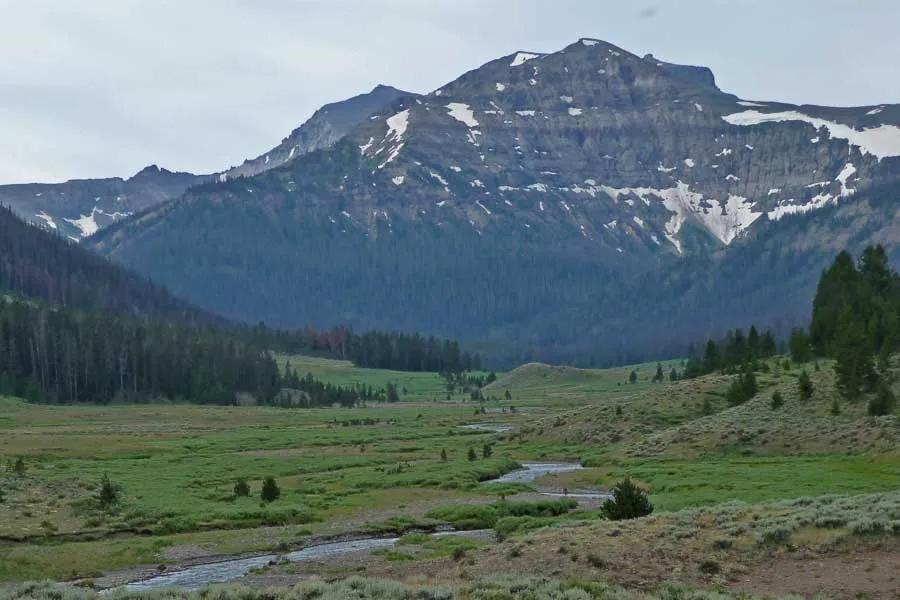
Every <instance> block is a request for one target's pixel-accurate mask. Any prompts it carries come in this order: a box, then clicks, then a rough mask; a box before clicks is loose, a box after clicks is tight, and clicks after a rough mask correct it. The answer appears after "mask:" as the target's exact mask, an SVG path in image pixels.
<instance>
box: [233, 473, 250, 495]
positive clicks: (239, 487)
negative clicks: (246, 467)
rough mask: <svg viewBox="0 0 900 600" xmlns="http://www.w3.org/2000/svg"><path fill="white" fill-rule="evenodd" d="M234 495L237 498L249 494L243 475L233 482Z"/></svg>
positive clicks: (248, 486) (248, 487)
mask: <svg viewBox="0 0 900 600" xmlns="http://www.w3.org/2000/svg"><path fill="white" fill-rule="evenodd" d="M234 495H235V496H236V497H237V498H242V497H245V496H249V495H250V485H249V484H248V483H247V480H246V479H244V478H243V477H242V478H240V479H238V480H237V482H236V483H235V484H234Z"/></svg>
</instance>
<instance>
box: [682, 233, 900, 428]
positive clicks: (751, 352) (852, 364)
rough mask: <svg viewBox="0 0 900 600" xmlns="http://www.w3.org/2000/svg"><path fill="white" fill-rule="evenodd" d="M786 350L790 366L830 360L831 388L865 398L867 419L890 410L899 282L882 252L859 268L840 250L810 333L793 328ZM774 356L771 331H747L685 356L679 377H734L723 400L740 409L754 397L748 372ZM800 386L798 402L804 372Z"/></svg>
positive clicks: (820, 292)
mask: <svg viewBox="0 0 900 600" xmlns="http://www.w3.org/2000/svg"><path fill="white" fill-rule="evenodd" d="M787 347H788V349H789V350H790V354H791V358H792V359H793V361H794V362H797V363H801V364H802V363H807V362H809V361H811V360H813V359H815V358H831V359H834V360H835V374H836V376H837V385H838V389H839V391H840V392H841V395H842V396H843V398H844V399H845V400H847V401H851V402H853V401H857V400H860V399H861V398H863V397H864V396H866V395H870V396H871V398H870V403H869V413H870V414H873V415H879V414H888V413H890V412H891V411H892V410H893V408H894V406H895V404H896V400H895V398H894V394H893V391H892V388H891V386H890V383H891V381H892V379H893V375H892V371H891V356H892V355H894V354H895V353H897V352H898V351H900V276H898V274H897V273H896V272H895V271H894V270H893V269H892V268H891V267H890V264H889V262H888V257H887V253H886V252H885V250H884V247H882V246H880V245H877V246H869V247H867V248H866V249H865V250H864V251H863V252H862V254H861V256H860V258H859V260H858V261H854V259H853V257H852V256H851V255H850V253H848V252H846V251H844V252H841V253H839V254H838V255H837V256H836V257H835V259H834V261H833V263H832V264H831V266H830V267H828V268H827V269H826V270H825V271H824V272H823V273H822V276H821V278H820V280H819V283H818V286H817V288H816V294H815V298H814V300H813V307H812V318H811V321H810V325H809V329H808V330H806V329H804V328H802V327H795V328H794V329H793V331H792V332H791V335H790V339H789V341H788V344H787ZM776 352H777V347H776V342H775V337H774V335H773V334H772V333H771V331H767V332H766V333H764V334H762V335H760V334H759V333H758V331H757V329H756V328H755V327H751V328H750V331H749V333H748V334H747V335H744V333H743V331H742V330H740V329H735V330H733V331H729V332H728V334H727V335H726V336H725V338H724V339H722V340H718V341H716V340H708V341H707V342H706V344H705V345H704V347H703V352H702V354H700V353H699V352H696V351H692V352H691V355H690V357H689V359H688V362H687V365H686V367H685V371H684V377H697V376H699V375H703V374H706V373H712V372H722V373H736V374H738V377H737V379H736V381H735V382H734V383H733V385H732V387H731V389H730V390H729V399H730V400H732V401H733V402H735V403H739V402H741V401H743V400H746V399H748V398H749V397H752V396H753V395H754V394H755V393H756V389H757V388H756V379H755V375H754V372H755V371H757V370H759V369H760V368H765V363H760V362H759V359H764V358H768V357H771V356H774V355H775V354H776ZM817 368H818V365H817ZM804 379H805V381H804ZM800 385H801V392H802V394H801V395H804V396H809V395H811V392H810V386H811V384H810V383H809V379H808V375H807V374H806V372H805V371H804V372H803V373H802V374H801V381H800ZM773 404H778V402H777V401H775V400H773ZM833 410H836V409H833Z"/></svg>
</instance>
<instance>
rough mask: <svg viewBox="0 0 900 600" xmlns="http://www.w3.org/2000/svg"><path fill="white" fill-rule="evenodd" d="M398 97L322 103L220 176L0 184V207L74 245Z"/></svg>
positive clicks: (315, 139) (272, 162)
mask: <svg viewBox="0 0 900 600" xmlns="http://www.w3.org/2000/svg"><path fill="white" fill-rule="evenodd" d="M401 96H412V94H409V93H408V92H403V91H401V90H398V89H395V88H392V87H389V86H384V85H379V86H377V87H376V88H375V89H373V90H372V91H371V92H369V93H368V94H361V95H359V96H355V97H353V98H350V99H348V100H344V101H341V102H335V103H332V104H327V105H325V106H323V107H322V108H321V109H319V110H318V111H316V113H315V114H314V115H313V116H312V117H311V118H310V119H309V120H308V121H306V122H305V123H303V124H302V125H301V126H300V127H298V128H297V129H295V130H294V131H292V132H291V134H290V135H289V136H288V137H286V138H285V139H284V140H283V141H282V142H281V144H279V145H278V146H276V147H275V148H273V149H272V150H270V151H269V152H267V153H265V154H264V155H262V156H260V157H258V158H255V159H253V160H247V161H245V162H244V164H242V165H241V166H239V167H233V168H231V169H228V170H226V171H223V172H222V173H217V174H214V175H193V174H191V173H174V172H172V171H167V170H166V169H161V168H160V167H158V166H156V165H151V166H149V167H146V168H144V169H142V170H141V171H140V172H139V173H137V174H136V175H134V176H133V177H130V178H128V179H122V178H120V177H112V178H108V179H73V180H71V181H66V182H64V183H56V184H46V183H26V184H13V185H0V205H3V206H9V207H11V208H12V209H13V211H14V212H15V213H16V214H18V215H19V216H21V217H22V218H23V219H26V220H27V221H29V222H32V223H34V224H37V225H40V226H42V227H44V228H46V229H49V230H52V231H55V232H57V233H59V234H60V235H62V236H65V237H68V238H70V239H72V240H73V241H80V240H81V239H83V238H85V237H88V236H90V235H93V234H95V233H96V232H97V231H99V230H100V229H103V228H104V227H106V226H108V225H110V224H112V223H115V222H116V221H118V220H120V219H123V218H125V217H129V216H131V215H133V214H135V213H140V212H142V211H145V210H147V209H149V208H152V207H154V206H158V205H159V204H162V203H164V202H166V201H167V200H172V199H174V198H177V197H179V196H181V195H182V194H184V192H185V191H187V189H188V188H189V187H191V186H193V185H198V184H200V183H203V182H205V181H209V180H211V179H213V178H216V177H218V178H219V179H221V180H223V181H224V180H227V179H229V178H232V179H233V178H236V177H240V176H249V175H256V174H259V173H262V172H264V171H267V170H269V169H272V168H274V167H276V166H280V165H282V164H284V163H285V162H287V161H289V160H292V159H293V158H295V157H299V156H301V155H303V154H306V153H308V152H311V151H313V150H316V149H319V148H327V147H329V146H331V145H333V144H334V143H335V142H336V141H337V140H339V139H340V138H341V137H343V136H344V135H345V134H346V133H347V132H348V131H349V130H350V129H352V128H353V127H354V126H356V125H358V124H359V123H361V122H362V121H363V120H365V119H366V118H367V117H369V116H370V115H371V114H372V113H374V112H376V111H378V110H379V109H381V108H383V107H384V106H386V105H388V104H389V103H391V102H393V101H394V100H396V99H397V98H399V97H401Z"/></svg>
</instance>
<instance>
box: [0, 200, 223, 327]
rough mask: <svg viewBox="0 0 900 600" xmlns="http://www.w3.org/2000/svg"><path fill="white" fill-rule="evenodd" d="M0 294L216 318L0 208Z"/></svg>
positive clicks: (183, 317) (208, 320) (181, 317)
mask: <svg viewBox="0 0 900 600" xmlns="http://www.w3.org/2000/svg"><path fill="white" fill-rule="evenodd" d="M0 292H4V293H10V294H13V295H16V296H23V297H27V298H32V299H36V300H41V301H44V302H47V303H48V304H54V305H59V306H65V307H75V308H81V309H90V310H97V311H109V312H113V313H118V314H135V315H158V316H162V317H167V318H174V319H179V320H187V321H199V322H206V323H212V322H218V321H221V319H219V318H218V317H216V316H214V315H212V314H211V313H208V312H206V311H203V310H200V309H198V308H196V307H194V306H191V305H190V304H189V303H187V302H185V301H183V300H180V299H178V298H176V297H174V296H173V295H171V294H170V293H169V292H168V291H167V290H166V289H165V288H163V287H161V286H159V285H156V284H154V283H152V282H150V281H149V280H147V279H146V278H145V277H142V276H140V275H137V274H135V273H133V272H131V271H129V270H128V269H126V268H124V267H120V266H118V265H114V264H111V263H110V262H109V261H108V260H106V259H104V258H102V257H99V256H97V255H96V254H94V253H92V252H90V251H88V250H85V249H83V248H80V247H79V246H78V244H75V243H72V242H70V241H68V240H65V239H63V238H61V237H58V236H57V235H55V234H53V233H50V232H47V231H44V230H41V229H38V228H37V227H32V226H30V225H28V224H27V223H25V222H24V221H22V220H21V219H19V218H18V217H17V216H15V215H14V214H13V213H12V212H11V211H10V210H9V209H7V208H0Z"/></svg>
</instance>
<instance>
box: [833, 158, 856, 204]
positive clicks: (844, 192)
mask: <svg viewBox="0 0 900 600" xmlns="http://www.w3.org/2000/svg"><path fill="white" fill-rule="evenodd" d="M854 173H856V167H855V166H853V163H847V164H846V165H844V168H843V169H841V172H840V173H838V176H837V177H835V179H834V180H835V181H838V182H840V184H841V198H847V197H849V196H852V195H853V194H855V193H856V189H854V188H850V187H847V180H848V179H850V176H851V175H853V174H854Z"/></svg>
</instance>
